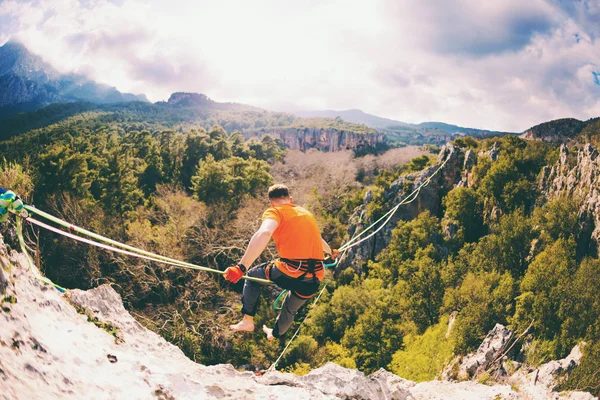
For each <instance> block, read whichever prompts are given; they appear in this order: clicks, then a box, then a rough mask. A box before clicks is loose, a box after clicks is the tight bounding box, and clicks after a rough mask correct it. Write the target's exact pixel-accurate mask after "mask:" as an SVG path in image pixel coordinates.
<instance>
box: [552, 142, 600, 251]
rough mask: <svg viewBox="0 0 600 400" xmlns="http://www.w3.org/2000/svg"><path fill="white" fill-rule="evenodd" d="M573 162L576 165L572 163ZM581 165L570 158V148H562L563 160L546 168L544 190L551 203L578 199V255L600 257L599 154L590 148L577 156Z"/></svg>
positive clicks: (586, 146)
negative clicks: (562, 198) (599, 253)
mask: <svg viewBox="0 0 600 400" xmlns="http://www.w3.org/2000/svg"><path fill="white" fill-rule="evenodd" d="M570 159H571V160H573V161H570ZM576 160H577V162H576V164H575V163H574V158H570V157H569V150H568V149H567V146H565V145H562V146H561V147H560V156H559V160H558V162H557V164H556V165H555V166H553V167H548V166H546V167H544V168H543V169H542V172H541V174H540V176H541V177H540V186H541V188H542V191H543V192H544V193H545V195H546V198H547V199H548V200H552V199H553V198H556V197H558V196H561V195H567V196H569V197H571V198H575V199H577V200H578V201H579V203H580V209H579V218H580V223H581V227H582V229H581V233H580V237H579V239H578V244H579V245H578V253H579V254H578V255H584V254H589V255H591V256H595V257H597V256H598V248H599V246H600V174H599V173H598V171H600V158H598V150H596V148H595V147H594V146H592V145H591V144H586V145H585V146H584V147H583V148H582V149H580V150H579V151H578V152H577V158H576Z"/></svg>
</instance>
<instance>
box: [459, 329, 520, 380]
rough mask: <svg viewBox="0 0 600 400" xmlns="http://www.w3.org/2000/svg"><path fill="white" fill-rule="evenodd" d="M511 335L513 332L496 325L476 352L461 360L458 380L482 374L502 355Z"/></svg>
mask: <svg viewBox="0 0 600 400" xmlns="http://www.w3.org/2000/svg"><path fill="white" fill-rule="evenodd" d="M513 335H514V332H513V331H512V330H511V329H508V328H507V327H505V326H504V325H501V324H496V326H494V329H492V330H491V331H490V332H489V333H488V334H487V336H486V337H485V339H483V342H481V344H480V345H479V348H478V349H477V351H476V352H475V353H472V354H469V355H468V356H466V357H464V358H463V359H462V362H461V364H460V367H459V369H458V376H459V378H461V379H470V378H472V377H474V376H477V375H478V374H480V373H482V372H484V371H485V370H486V369H487V368H488V367H490V366H491V364H492V363H493V362H494V361H496V360H497V358H498V357H499V356H500V355H502V352H503V351H504V350H505V349H506V347H507V346H508V343H509V341H510V340H511V339H512V338H513Z"/></svg>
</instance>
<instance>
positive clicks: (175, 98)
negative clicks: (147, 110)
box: [167, 92, 215, 107]
mask: <svg viewBox="0 0 600 400" xmlns="http://www.w3.org/2000/svg"><path fill="white" fill-rule="evenodd" d="M214 103H215V102H214V101H213V100H211V99H210V98H209V97H208V96H207V95H205V94H202V93H187V92H175V93H173V94H172V95H171V97H169V100H167V104H170V105H172V106H174V105H178V106H186V107H187V106H206V105H211V104H214Z"/></svg>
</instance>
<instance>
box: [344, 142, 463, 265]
mask: <svg viewBox="0 0 600 400" xmlns="http://www.w3.org/2000/svg"><path fill="white" fill-rule="evenodd" d="M464 157H465V155H464V153H463V151H462V150H461V149H459V148H458V147H455V146H453V145H447V146H444V147H442V149H441V151H440V154H439V156H438V162H437V163H436V164H435V165H432V166H430V167H427V168H425V169H424V170H423V171H420V172H416V173H413V174H408V175H405V176H401V177H400V178H398V179H397V180H396V181H394V182H393V183H392V184H391V185H390V187H389V188H388V189H386V191H385V192H384V198H385V199H386V201H387V204H389V208H392V207H393V206H395V205H396V204H398V203H400V202H401V201H402V200H403V199H405V198H406V197H407V196H408V195H409V194H410V193H411V192H412V191H413V190H414V189H415V188H417V187H419V186H420V185H421V184H422V183H423V182H425V181H426V180H428V179H429V178H430V177H431V176H432V175H433V174H434V173H435V171H436V170H438V168H439V167H440V165H441V164H442V163H443V162H444V161H445V160H447V162H446V165H445V166H444V168H442V169H441V170H440V172H439V173H438V174H437V175H436V176H435V177H434V178H433V179H432V180H431V182H430V183H429V184H428V185H427V186H425V187H423V189H421V191H420V192H419V193H418V195H417V197H416V199H415V201H413V202H411V203H409V204H406V205H403V206H401V207H400V208H399V209H398V211H397V212H396V213H394V214H393V216H392V217H391V219H390V221H389V222H388V223H387V224H386V225H385V226H384V227H383V228H382V229H381V230H380V231H379V232H377V234H376V235H374V236H373V237H371V238H370V239H368V240H366V241H364V242H362V243H361V244H360V245H358V246H356V247H352V248H351V249H350V250H349V251H348V256H347V257H346V258H345V259H344V260H343V261H342V262H341V263H340V265H339V266H338V267H337V269H338V270H339V271H341V270H344V269H345V268H347V267H349V266H351V265H352V266H353V267H354V268H357V269H358V268H360V267H361V265H362V264H363V263H365V262H366V261H367V260H372V259H374V258H375V256H376V255H377V254H379V252H380V251H381V250H383V249H384V248H385V247H386V246H387V245H388V243H389V241H390V239H391V237H392V230H393V229H394V228H395V227H396V225H397V224H398V222H399V221H400V220H404V221H409V220H411V219H413V218H415V217H416V216H417V215H419V214H420V213H421V212H422V211H425V210H429V211H430V212H431V213H432V214H433V215H436V214H438V212H439V211H440V207H441V198H442V194H443V193H446V192H448V191H450V190H452V189H453V188H454V187H455V186H456V185H457V184H458V183H459V182H460V181H461V180H462V179H465V177H464V176H463V169H462V168H463V164H464ZM367 204H368V202H365V204H363V205H362V206H361V207H359V208H358V209H357V210H356V211H355V212H354V214H353V216H352V217H351V219H350V228H349V230H348V233H349V235H350V237H352V236H353V235H354V233H355V232H356V231H357V230H358V231H359V232H361V231H362V230H363V229H365V228H366V227H367V226H369V225H370V224H371V223H373V222H374V221H372V220H371V219H370V218H369V217H368V216H367V213H366V210H367Z"/></svg>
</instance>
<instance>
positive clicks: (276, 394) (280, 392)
mask: <svg viewBox="0 0 600 400" xmlns="http://www.w3.org/2000/svg"><path fill="white" fill-rule="evenodd" d="M0 388H2V390H0V399H2V400H8V399H10V400H14V399H17V400H18V399H28V400H31V399H81V398H85V399H153V398H156V399H164V400H167V399H168V400H170V399H281V398H286V399H350V398H351V399H517V398H535V397H530V396H529V395H523V394H519V393H517V392H515V391H514V390H513V389H512V388H511V387H510V386H508V385H497V386H487V385H483V384H479V383H476V382H472V381H467V382H460V383H453V382H442V381H433V382H424V383H419V384H416V383H414V382H411V381H407V380H405V379H402V378H400V377H398V376H396V375H394V374H391V373H389V372H387V371H385V370H383V369H381V370H379V371H377V372H376V373H374V374H372V375H370V376H365V375H364V374H363V373H361V372H359V371H356V370H351V369H346V368H342V367H340V366H338V365H336V364H333V363H328V364H325V365H324V366H322V367H320V368H318V369H316V370H314V371H312V372H311V373H309V374H308V375H306V376H303V377H298V376H295V375H291V374H287V373H280V372H273V373H269V374H266V375H264V376H262V377H259V376H256V375H254V374H253V373H251V372H239V371H237V370H236V369H235V368H234V367H233V366H231V365H215V366H203V365H199V364H196V363H194V362H193V361H191V360H190V359H188V358H187V357H186V356H185V355H184V354H183V353H182V352H181V350H179V348H177V347H175V346H174V345H172V344H170V343H168V342H166V341H165V340H164V339H163V338H161V337H160V336H158V335H156V334H155V333H153V332H151V331H149V330H148V329H146V328H144V327H143V326H142V325H140V324H139V323H138V322H137V321H136V320H135V319H134V318H133V317H132V316H131V315H130V314H129V313H128V312H127V311H126V310H125V308H124V307H123V303H122V301H121V298H120V296H119V294H118V293H117V292H115V291H114V290H113V289H112V288H111V287H110V286H108V285H103V286H99V287H97V288H95V289H93V290H88V291H81V290H71V291H69V292H68V293H67V294H64V295H63V294H61V293H59V292H58V291H57V290H55V289H54V288H53V287H51V286H47V285H44V284H43V283H41V282H39V281H38V280H36V279H35V278H34V276H33V274H32V273H31V272H30V271H29V269H28V267H27V263H26V259H25V257H24V255H22V254H20V253H17V252H15V251H11V252H9V251H8V249H7V246H6V245H5V244H4V241H3V239H2V237H1V236H0ZM540 393H541V395H542V396H543V395H546V394H549V393H550V392H546V391H545V389H544V390H543V391H542V392H540ZM524 396H525V397H524ZM552 396H554V394H552ZM556 396H558V394H556ZM561 396H562V397H561V398H572V399H588V398H592V397H591V396H588V395H587V394H577V393H570V394H564V395H563V394H561ZM547 398H552V397H547ZM556 398H558V397H556Z"/></svg>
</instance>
